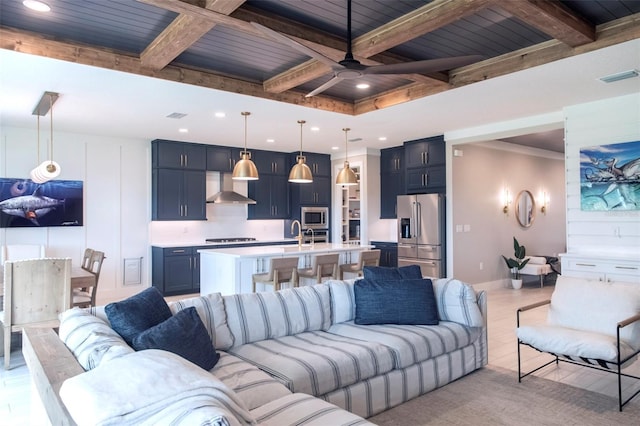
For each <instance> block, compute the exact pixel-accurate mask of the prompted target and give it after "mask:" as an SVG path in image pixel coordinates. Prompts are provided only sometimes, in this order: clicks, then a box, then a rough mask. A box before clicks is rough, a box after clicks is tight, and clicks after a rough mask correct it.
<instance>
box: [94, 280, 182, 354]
mask: <svg viewBox="0 0 640 426" xmlns="http://www.w3.org/2000/svg"><path fill="white" fill-rule="evenodd" d="M104 311H105V312H106V314H107V318H108V319H109V322H110V323H111V328H113V329H114V330H115V331H116V332H117V333H118V334H119V335H120V336H122V338H123V339H124V340H125V341H126V342H127V343H128V344H129V345H131V342H132V341H133V338H134V337H135V336H137V335H138V334H140V333H142V332H143V331H145V330H147V329H149V328H151V327H153V326H154V325H158V324H160V323H161V322H163V321H165V320H167V319H169V318H171V310H170V309H169V306H168V305H167V302H165V300H164V298H163V297H162V294H161V293H160V291H159V290H158V289H157V288H155V287H149V288H148V289H146V290H144V291H141V292H140V293H138V294H136V295H133V296H131V297H129V298H128V299H125V300H122V301H120V302H115V303H109V304H108V305H107V306H105V308H104Z"/></svg>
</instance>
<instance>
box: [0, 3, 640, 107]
mask: <svg viewBox="0 0 640 426" xmlns="http://www.w3.org/2000/svg"><path fill="white" fill-rule="evenodd" d="M49 3H50V5H51V7H52V10H51V12H49V13H47V14H38V13H37V12H33V11H31V10H28V9H26V8H24V7H23V6H22V2H21V1H6V0H5V1H2V2H1V3H0V47H2V48H3V49H9V50H15V51H19V52H25V53H31V54H35V55H41V56H46V57H50V58H55V59H62V60H65V61H72V62H76V63H81V64H87V65H93V66H98V67H103V68H107V69H110V70H118V71H124V72H128V73H134V74H140V75H144V76H151V77H158V78H161V79H166V80H169V81H177V82H182V83H188V84H192V85H196V86H201V87H207V88H214V89H219V90H224V91H229V92H232V93H240V94H247V95H250V96H254V97H260V98H265V99H270V100H276V101H282V102H287V103H291V104H295V105H304V106H309V107H313V108H317V109H322V110H327V111H333V112H339V113H344V114H349V115H359V114H363V113H367V112H370V111H373V110H377V109H382V108H386V107H389V106H392V105H397V104H400V103H403V102H407V101H410V100H415V99H419V98H423V97H426V96H430V95H434V94H437V93H441V92H444V91H447V90H451V89H453V88H457V87H462V86H465V85H469V84H473V83H475V82H478V81H484V80H487V79H491V78H495V77H497V76H502V75H506V74H509V73H513V72H517V71H520V70H524V69H528V68H530V67H534V66H539V65H541V64H545V63H550V62H553V61H557V60H560V59H563V58H567V57H571V56H573V55H577V54H581V53H586V52H590V51H594V50H597V49H601V48H604V47H607V46H611V45H614V44H617V43H621V42H624V41H627V40H632V39H635V38H638V37H640V34H639V32H640V30H639V28H640V1H637V0H635V1H633V0H632V1H628V0H600V1H590V0H580V1H538V0H510V1H504V0H434V1H422V0H420V1H418V0H393V1H392V0H354V1H353V4H352V11H353V12H352V13H353V15H352V31H353V53H354V56H355V58H356V59H358V60H360V61H361V62H362V63H363V64H366V65H376V64H402V63H405V62H410V61H419V60H428V59H438V58H451V57H457V56H465V55H477V56H478V58H477V59H476V60H474V62H473V63H471V64H470V65H467V66H463V67H459V68H455V69H451V70H444V71H443V72H438V73H433V74H429V75H422V74H406V75H366V76H363V77H361V78H359V79H355V80H344V81H342V82H340V83H338V84H336V85H334V86H332V87H330V88H329V89H327V90H326V91H324V92H322V93H321V94H318V95H316V96H311V97H306V96H305V95H306V94H308V93H309V92H310V91H312V90H313V89H315V88H317V87H319V86H321V85H323V84H324V83H326V82H327V81H329V80H330V79H331V78H332V73H331V69H330V68H329V66H328V65H327V64H326V63H323V62H320V61H318V60H315V59H311V58H310V57H309V56H307V55H304V54H302V53H300V52H299V51H297V50H296V49H294V48H292V47H290V46H288V45H285V44H284V43H282V42H280V41H276V40H275V39H273V38H272V37H270V36H269V35H268V34H265V33H264V32H263V31H261V30H260V29H259V28H257V27H256V26H254V25H252V24H251V23H252V22H256V23H259V24H261V25H263V26H265V27H268V28H270V29H273V30H275V31H277V32H279V33H281V34H284V35H286V36H287V37H289V38H292V39H294V40H296V41H297V42H299V43H301V44H302V45H304V46H306V47H309V48H311V49H313V50H315V51H317V52H320V53H322V54H323V55H325V56H327V57H329V58H331V59H333V60H334V61H339V60H341V59H343V58H344V55H345V50H346V45H347V41H346V37H347V9H346V6H347V0H260V1H257V0H247V1H244V0H206V1H205V0H200V1H198V0H183V1H181V0H139V1H133V0H129V1H125V0H119V1H102V0H83V1H79V0H55V1H54V0H50V1H49ZM356 83H368V84H369V85H370V86H369V88H368V89H364V90H360V89H357V88H355V84H356Z"/></svg>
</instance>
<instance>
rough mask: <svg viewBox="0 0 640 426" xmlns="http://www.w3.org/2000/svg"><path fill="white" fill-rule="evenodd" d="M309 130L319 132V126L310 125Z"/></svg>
mask: <svg viewBox="0 0 640 426" xmlns="http://www.w3.org/2000/svg"><path fill="white" fill-rule="evenodd" d="M311 131H312V132H319V131H320V127H317V126H313V127H311Z"/></svg>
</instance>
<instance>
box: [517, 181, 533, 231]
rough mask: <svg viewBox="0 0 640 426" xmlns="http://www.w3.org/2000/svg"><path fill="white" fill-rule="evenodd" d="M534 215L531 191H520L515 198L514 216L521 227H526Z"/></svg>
mask: <svg viewBox="0 0 640 426" xmlns="http://www.w3.org/2000/svg"><path fill="white" fill-rule="evenodd" d="M535 217H536V202H535V200H534V199H533V195H532V194H531V192H529V191H527V190H524V191H520V193H519V194H518V198H517V200H516V218H517V219H518V223H519V224H520V226H522V227H523V228H528V227H530V226H531V224H532V223H533V220H534V219H535Z"/></svg>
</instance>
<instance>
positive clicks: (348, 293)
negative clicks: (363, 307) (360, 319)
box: [325, 279, 356, 324]
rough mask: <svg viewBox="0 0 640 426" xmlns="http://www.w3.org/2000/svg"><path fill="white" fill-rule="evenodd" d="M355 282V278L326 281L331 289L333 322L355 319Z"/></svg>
mask: <svg viewBox="0 0 640 426" xmlns="http://www.w3.org/2000/svg"><path fill="white" fill-rule="evenodd" d="M355 282H356V280H355V279H351V280H328V281H325V284H326V285H328V286H329V290H330V291H331V324H339V323H341V322H347V321H353V320H354V319H355V317H356V297H355V294H354V291H353V285H354V283H355Z"/></svg>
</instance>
